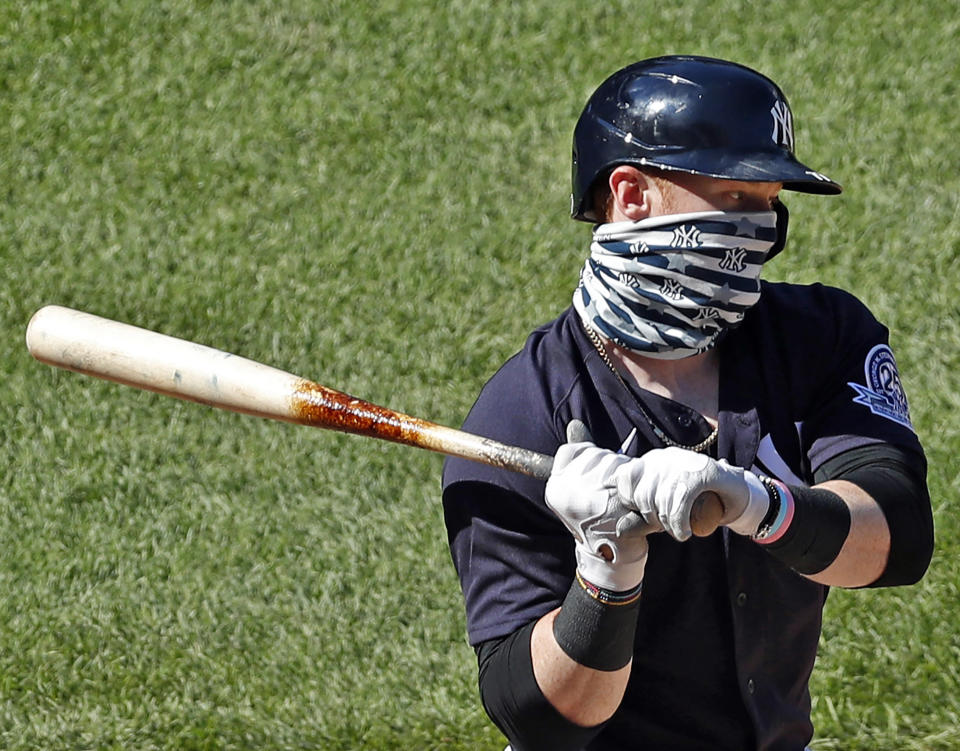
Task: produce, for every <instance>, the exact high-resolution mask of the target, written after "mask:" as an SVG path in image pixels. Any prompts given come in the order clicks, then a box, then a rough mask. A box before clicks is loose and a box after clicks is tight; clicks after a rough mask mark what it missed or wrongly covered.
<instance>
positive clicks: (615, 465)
mask: <svg viewBox="0 0 960 751" xmlns="http://www.w3.org/2000/svg"><path fill="white" fill-rule="evenodd" d="M567 441H568V442H567V443H565V444H564V445H563V446H561V447H560V448H559V450H558V451H557V454H556V457H555V458H554V460H553V471H552V472H551V474H550V478H549V479H548V480H547V489H546V502H547V505H548V506H549V507H550V508H551V509H552V510H553V512H554V513H555V514H556V515H557V516H558V517H559V518H560V520H561V521H562V522H563V523H564V525H565V526H566V527H567V529H569V530H570V533H571V534H572V535H573V538H574V540H576V548H575V550H576V556H577V569H578V570H579V571H580V575H581V576H582V577H583V578H584V579H586V580H587V581H588V582H590V583H591V584H594V585H596V586H598V587H601V588H602V589H606V590H609V591H613V592H625V591H627V590H630V589H634V588H635V587H637V586H638V585H639V584H640V582H641V581H642V580H643V569H644V566H645V565H646V560H647V538H646V536H647V533H648V532H650V531H651V529H650V526H649V525H648V524H646V523H645V521H644V519H643V517H641V516H640V515H639V514H637V513H635V512H633V511H631V510H630V509H628V508H626V507H624V506H623V504H622V503H621V502H620V497H619V496H618V494H617V484H616V480H615V476H616V473H617V470H618V469H619V468H621V467H624V466H625V465H627V464H628V463H629V462H631V461H635V460H632V459H630V457H626V456H623V455H622V454H617V453H615V452H613V451H609V450H607V449H602V448H599V447H597V446H596V445H595V444H594V443H593V442H592V441H591V440H590V436H589V434H588V433H587V430H586V426H585V425H584V424H583V423H582V422H580V421H579V420H572V421H571V422H570V424H569V425H568V426H567Z"/></svg>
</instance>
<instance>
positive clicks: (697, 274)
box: [573, 211, 777, 360]
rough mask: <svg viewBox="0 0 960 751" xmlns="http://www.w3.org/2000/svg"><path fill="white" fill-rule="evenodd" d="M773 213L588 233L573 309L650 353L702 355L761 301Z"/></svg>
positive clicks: (684, 217) (662, 220)
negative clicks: (590, 238) (587, 254)
mask: <svg viewBox="0 0 960 751" xmlns="http://www.w3.org/2000/svg"><path fill="white" fill-rule="evenodd" d="M776 239H777V215H776V212H774V211H745V212H729V211H705V212H699V213H693V214H672V215H669V216H657V217H651V218H650V219H643V220H641V221H639V222H615V223H612V224H601V225H598V226H597V227H596V228H595V229H594V233H593V243H592V244H591V246H590V257H589V258H588V259H587V262H586V264H585V265H584V267H583V270H582V271H581V272H580V285H579V287H578V288H577V291H576V292H575V293H574V295H573V305H574V307H575V308H576V310H577V312H578V313H579V314H580V318H581V319H582V320H583V323H584V324H585V325H587V326H591V327H593V328H594V329H596V330H597V331H598V332H599V333H600V334H602V335H603V336H605V337H607V338H608V339H611V340H613V341H614V342H615V343H616V344H618V345H620V346H622V347H626V348H627V349H631V350H633V351H635V352H638V353H640V354H642V355H646V356H647V357H656V358H662V359H671V360H676V359H680V358H683V357H690V356H691V355H696V354H700V353H702V352H706V351H707V350H709V349H711V348H712V347H713V346H715V344H716V342H717V339H718V337H719V336H720V334H722V333H723V332H724V331H726V330H728V329H730V328H732V327H734V326H736V325H738V324H739V323H740V322H741V321H742V320H743V317H744V315H745V314H746V312H747V310H749V309H750V307H751V306H753V305H755V304H756V303H757V301H758V300H759V299H760V270H761V268H762V267H763V262H764V260H765V259H766V257H767V253H768V252H769V251H770V249H771V248H772V247H773V245H774V243H775V241H776Z"/></svg>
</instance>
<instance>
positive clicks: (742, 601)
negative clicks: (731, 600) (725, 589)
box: [737, 592, 747, 608]
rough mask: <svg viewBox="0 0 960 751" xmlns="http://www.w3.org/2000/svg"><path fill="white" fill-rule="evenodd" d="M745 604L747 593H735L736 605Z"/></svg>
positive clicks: (741, 605)
mask: <svg viewBox="0 0 960 751" xmlns="http://www.w3.org/2000/svg"><path fill="white" fill-rule="evenodd" d="M746 604H747V593H746V592H741V593H740V594H738V595H737V605H739V606H740V607H741V608H742V607H743V606H744V605H746Z"/></svg>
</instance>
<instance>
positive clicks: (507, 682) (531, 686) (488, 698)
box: [477, 622, 603, 751]
mask: <svg viewBox="0 0 960 751" xmlns="http://www.w3.org/2000/svg"><path fill="white" fill-rule="evenodd" d="M535 625H536V622H534V623H530V624H528V625H527V626H524V627H523V628H521V629H519V630H517V631H515V632H514V633H512V634H510V635H509V636H506V637H504V638H502V639H491V640H490V641H485V642H483V643H482V644H480V645H479V646H478V647H477V662H478V664H479V666H480V696H481V698H482V700H483V708H484V709H485V710H486V712H487V715H488V716H489V717H490V719H491V720H493V722H494V724H495V725H496V726H497V727H498V728H500V731H501V732H502V733H503V734H504V735H505V736H507V738H508V739H509V741H510V746H511V747H512V749H513V751H578V749H582V748H583V747H584V746H586V745H587V743H589V742H590V740H591V739H592V738H593V737H594V736H595V735H596V734H597V733H598V732H600V729H601V728H602V727H603V726H602V725H598V726H596V727H592V728H584V727H581V726H580V725H576V724H574V723H572V722H570V721H569V720H568V719H567V718H565V717H564V716H563V715H561V714H560V713H559V712H558V711H557V710H556V709H554V707H553V705H552V704H550V702H549V701H547V699H546V697H545V696H544V695H543V692H542V691H541V690H540V686H539V685H537V679H536V677H535V676H534V674H533V658H532V657H531V654H530V635H531V633H532V632H533V627H534V626H535Z"/></svg>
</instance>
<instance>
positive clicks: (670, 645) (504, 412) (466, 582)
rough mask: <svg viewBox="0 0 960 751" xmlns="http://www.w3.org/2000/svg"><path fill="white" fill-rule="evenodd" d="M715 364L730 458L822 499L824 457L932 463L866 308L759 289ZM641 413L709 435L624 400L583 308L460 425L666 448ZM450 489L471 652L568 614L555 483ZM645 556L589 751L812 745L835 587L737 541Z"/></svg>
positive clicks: (534, 438)
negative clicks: (627, 642)
mask: <svg viewBox="0 0 960 751" xmlns="http://www.w3.org/2000/svg"><path fill="white" fill-rule="evenodd" d="M718 354H719V363H720V364H719V369H720V373H719V379H720V380H719V414H718V419H719V435H718V438H717V444H716V457H717V458H724V459H726V460H727V461H729V462H730V463H732V464H736V465H738V466H741V467H746V468H753V469H755V470H756V471H758V472H761V473H763V474H766V475H769V476H773V477H778V478H779V479H781V480H783V481H785V482H788V483H790V484H806V485H811V484H813V483H814V482H815V479H814V478H815V475H816V473H817V470H818V469H819V468H820V467H821V465H823V464H824V462H827V461H828V460H829V459H831V458H833V457H835V456H837V455H838V454H840V453H843V452H844V451H847V450H849V449H852V448H857V447H861V446H864V445H868V444H872V443H882V442H887V443H891V444H895V445H897V446H899V447H901V448H904V449H907V450H909V451H913V452H916V453H918V454H919V455H920V456H921V457H922V449H921V447H920V444H919V442H918V440H917V437H916V435H915V434H914V432H913V429H912V427H911V425H910V421H909V413H908V410H907V402H906V398H905V396H904V394H903V389H902V386H901V384H900V380H899V377H898V375H897V371H896V366H895V363H894V361H893V355H892V353H891V351H890V349H889V346H888V341H887V331H886V329H885V328H884V327H883V326H882V325H881V324H879V323H878V322H877V321H876V320H875V319H874V317H873V316H872V315H871V314H870V313H869V311H868V310H867V309H866V308H865V307H864V306H863V305H862V304H861V303H860V302H859V301H858V300H856V298H854V297H853V296H851V295H849V294H847V293H845V292H842V291H840V290H837V289H833V288H829V287H825V286H822V285H812V286H799V285H789V284H770V283H763V293H762V297H761V300H760V302H759V303H758V304H757V305H756V306H755V307H754V308H752V309H751V310H750V311H749V312H748V314H747V316H746V318H745V320H744V322H743V323H742V325H741V326H740V327H738V328H737V329H735V330H733V331H731V332H729V333H728V334H727V335H726V336H725V338H724V339H723V340H722V341H721V343H720V345H719V347H718ZM637 400H639V401H640V402H641V403H642V404H643V407H644V408H645V409H646V410H647V412H649V413H651V414H652V415H653V416H654V418H655V419H656V420H657V421H658V423H659V424H660V425H661V426H663V427H665V428H667V432H668V433H669V434H670V436H671V438H672V439H673V440H675V441H677V442H679V443H682V444H685V445H692V444H696V443H697V442H699V441H701V440H702V439H703V438H705V437H706V436H707V435H708V434H709V433H710V430H711V427H710V426H709V424H708V423H707V422H706V421H705V420H704V419H703V418H702V417H701V416H700V415H699V414H698V413H696V412H695V411H693V410H691V409H689V408H687V407H685V406H683V405H681V404H679V403H677V402H674V401H672V400H670V399H666V398H663V397H660V396H658V395H655V394H653V393H651V392H648V391H645V390H641V389H632V390H631V392H629V393H628V392H627V391H625V389H624V385H623V384H622V383H621V382H620V381H619V380H618V379H617V378H616V376H615V375H614V374H613V373H612V372H611V371H610V369H609V368H608V367H607V366H606V365H605V364H604V363H603V361H602V360H601V359H600V357H599V355H598V353H597V351H596V350H595V349H594V347H593V346H592V344H591V343H590V340H589V339H588V338H587V336H586V334H585V332H584V330H583V328H582V325H581V323H580V319H579V317H578V315H577V314H576V312H575V311H573V310H572V309H568V310H567V311H565V312H564V313H563V314H562V315H561V316H560V317H559V318H557V319H556V320H554V321H552V322H551V323H549V324H547V325H545V326H543V327H541V328H539V329H538V330H537V331H535V332H534V333H533V334H531V336H530V337H529V339H528V340H527V343H526V345H525V347H524V349H523V350H522V351H521V352H520V353H518V354H517V355H515V356H514V357H513V358H511V359H510V360H509V361H508V362H507V363H506V364H505V365H504V366H503V367H502V368H501V369H500V370H499V371H498V372H497V374H496V375H495V376H494V377H493V378H492V379H491V380H490V381H489V382H488V383H487V384H486V386H485V387H484V389H483V391H482V392H481V394H480V396H479V397H478V399H477V401H476V403H475V405H474V407H473V409H472V410H471V412H470V414H469V416H468V417H467V420H466V421H465V423H464V429H465V430H467V431H470V432H472V433H477V434H479V435H484V436H488V437H490V438H493V439H496V440H498V441H502V442H504V443H508V444H513V445H517V446H522V447H524V448H529V449H532V450H534V451H539V452H542V453H545V454H550V455H553V454H554V453H556V450H557V448H558V447H559V446H560V444H561V443H563V442H564V440H565V439H564V435H565V428H566V424H567V423H568V422H569V421H570V420H571V419H573V418H577V419H580V420H582V421H583V422H584V423H585V424H586V425H587V427H588V429H589V430H590V432H591V434H592V436H593V438H594V441H595V442H596V443H597V444H598V445H600V446H603V447H606V448H610V449H614V450H620V449H623V451H624V453H626V454H628V455H631V456H637V455H640V454H643V453H644V452H646V451H648V450H649V449H651V448H658V447H660V446H662V444H661V443H660V442H659V441H658V440H657V438H656V436H655V435H654V434H653V432H652V430H651V429H650V426H649V424H648V422H647V420H646V419H645V418H644V417H643V415H642V413H641V412H640V410H639V409H638V406H637ZM634 429H636V432H635V434H634V437H633V438H632V439H630V440H628V437H629V436H630V434H631V433H632V432H634ZM816 479H817V481H822V480H823V479H826V478H824V477H822V476H819V475H817V477H816ZM443 488H444V490H443V500H444V514H445V519H446V524H447V531H448V536H449V541H450V548H451V553H452V556H453V561H454V565H455V567H456V570H457V573H458V575H459V577H460V580H461V585H462V588H463V593H464V598H465V602H466V614H467V628H468V632H469V638H470V642H471V643H472V644H474V645H477V644H479V643H481V642H484V641H486V640H488V639H492V638H497V637H502V636H505V635H507V634H510V633H512V632H513V631H515V630H516V629H518V628H520V627H521V626H523V625H525V624H527V623H529V622H530V621H532V620H535V619H537V618H539V617H541V616H543V615H545V614H546V613H548V612H550V611H551V610H553V609H555V608H557V607H559V606H560V605H561V603H562V601H563V598H564V596H565V595H566V593H567V591H568V589H569V587H570V584H571V581H572V578H573V575H574V571H575V568H576V562H575V559H574V549H573V546H574V543H573V539H572V538H571V536H570V534H569V533H568V532H567V530H566V528H565V527H564V526H563V524H562V523H561V522H560V521H559V519H557V518H556V516H554V514H553V513H552V512H551V511H550V510H549V508H547V506H546V505H545V503H544V498H543V495H544V483H543V482H542V481H539V480H535V479H532V478H530V477H527V476H524V475H520V474H516V473H512V472H509V471H505V470H500V469H496V468H493V467H488V466H486V465H482V464H478V463H474V462H469V461H466V460H463V459H456V458H451V459H448V460H447V462H446V463H445V465H444V474H443ZM649 543H650V554H649V558H648V561H647V566H646V570H645V575H644V584H643V587H644V589H643V596H642V599H641V606H640V614H639V622H638V628H637V633H636V641H635V650H634V653H635V654H634V661H633V668H632V671H631V678H630V683H629V685H628V688H627V692H626V695H625V697H624V700H623V702H622V703H621V706H620V709H619V710H618V711H617V713H616V714H615V715H614V717H613V719H612V720H611V721H610V722H609V723H608V724H607V725H606V727H605V728H604V730H603V731H602V732H601V734H600V735H599V736H598V737H597V738H596V739H595V740H594V741H593V743H591V745H590V746H589V747H588V748H591V749H592V748H597V749H600V748H603V749H614V750H615V749H621V748H622V749H627V748H634V747H637V745H638V742H639V741H641V740H642V741H643V742H644V743H645V744H647V747H650V748H659V749H671V748H683V749H698V748H703V749H719V748H730V749H743V748H748V747H754V748H758V749H800V748H803V746H804V745H805V744H806V743H807V742H808V741H809V740H810V738H811V737H812V733H813V730H812V726H811V723H810V717H809V715H810V698H809V693H808V688H807V683H808V679H809V676H810V673H811V671H812V669H813V664H814V660H815V657H816V650H817V642H818V640H819V636H820V626H821V612H822V608H823V604H824V601H825V599H826V596H827V588H826V587H824V586H821V585H819V584H816V583H814V582H812V581H810V580H809V579H806V578H804V577H802V576H800V575H799V574H797V573H795V572H794V571H792V570H790V569H789V568H787V567H786V566H785V565H783V564H782V563H780V562H779V561H777V560H776V559H774V558H773V557H772V556H770V555H769V554H768V553H767V552H765V551H764V550H763V549H762V547H761V546H758V545H756V544H755V543H753V542H752V541H751V540H749V539H747V538H744V537H741V536H739V535H736V534H733V533H730V532H729V531H728V530H726V529H721V530H719V531H718V532H716V533H715V534H713V535H711V536H710V537H707V538H693V539H691V540H688V541H686V542H683V543H679V542H676V541H675V540H673V539H672V538H670V537H669V536H667V535H666V534H655V535H651V536H650V538H649Z"/></svg>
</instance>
